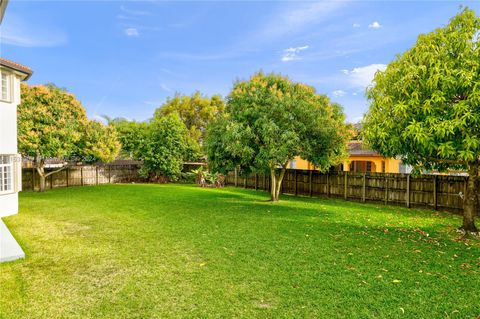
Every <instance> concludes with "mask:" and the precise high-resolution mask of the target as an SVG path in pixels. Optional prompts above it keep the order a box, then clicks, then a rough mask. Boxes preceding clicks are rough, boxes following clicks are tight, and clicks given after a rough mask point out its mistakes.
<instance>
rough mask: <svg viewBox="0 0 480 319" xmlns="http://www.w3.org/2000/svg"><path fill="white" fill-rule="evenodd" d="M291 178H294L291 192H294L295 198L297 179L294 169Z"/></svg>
mask: <svg viewBox="0 0 480 319" xmlns="http://www.w3.org/2000/svg"><path fill="white" fill-rule="evenodd" d="M293 177H294V182H293V183H294V184H293V190H294V194H295V196H297V194H298V191H297V180H298V178H297V170H296V169H295V170H294V171H293Z"/></svg>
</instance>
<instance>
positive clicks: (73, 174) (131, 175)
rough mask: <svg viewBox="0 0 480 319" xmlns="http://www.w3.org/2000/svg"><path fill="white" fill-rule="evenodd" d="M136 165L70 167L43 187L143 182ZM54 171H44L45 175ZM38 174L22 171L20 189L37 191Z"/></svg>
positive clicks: (29, 169) (58, 173) (54, 176)
mask: <svg viewBox="0 0 480 319" xmlns="http://www.w3.org/2000/svg"><path fill="white" fill-rule="evenodd" d="M138 169H139V167H138V165H132V164H128V165H99V166H86V165H85V166H70V167H68V168H66V169H64V170H61V171H59V172H57V173H54V174H52V175H50V176H49V177H47V179H46V184H45V187H46V188H47V189H50V188H58V187H71V186H88V185H99V184H109V183H130V182H136V181H143V180H142V179H141V178H140V176H139V173H138ZM52 170H55V169H45V171H46V173H49V172H51V171H52ZM39 180H40V179H39V177H38V173H37V172H36V170H35V169H32V168H23V170H22V189H23V190H25V191H31V190H38V189H39V187H40V185H39V184H40V181H39Z"/></svg>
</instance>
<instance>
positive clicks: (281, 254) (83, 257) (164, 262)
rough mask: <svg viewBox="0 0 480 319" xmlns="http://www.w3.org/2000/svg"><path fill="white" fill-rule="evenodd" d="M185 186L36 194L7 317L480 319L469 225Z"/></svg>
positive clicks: (1, 307)
mask: <svg viewBox="0 0 480 319" xmlns="http://www.w3.org/2000/svg"><path fill="white" fill-rule="evenodd" d="M267 199H268V195H267V194H266V193H263V192H255V191H247V190H239V189H234V188H226V189H221V190H217V189H204V188H198V187H195V186H188V185H187V186H185V185H105V186H97V187H82V188H69V189H57V190H53V191H48V192H46V193H44V194H39V193H22V194H21V211H20V214H19V215H17V216H12V217H9V218H6V219H5V222H6V223H7V225H8V226H9V228H10V229H11V231H12V233H14V235H15V236H16V238H17V239H18V241H19V242H20V244H21V245H22V247H23V248H24V250H25V252H26V254H27V259H25V260H23V261H17V262H13V263H6V264H1V265H0V318H8V319H10V318H49V319H50V318H170V317H176V318H185V317H195V318H205V317H218V318H232V317H237V318H240V317H241V318H245V317H250V318H258V317H270V318H279V317H285V318H292V317H297V318H299V317H310V318H314V317H316V318H367V317H371V318H387V317H388V318H397V317H398V318H442V317H448V318H475V317H476V316H478V315H480V302H479V301H478V300H479V296H478V295H479V291H480V288H479V287H480V245H479V244H478V242H477V241H464V240H458V239H457V236H458V235H457V234H456V233H455V232H454V228H455V227H456V226H458V225H460V217H458V216H453V215H450V214H443V213H436V212H430V211H422V210H407V209H404V208H400V207H387V206H384V205H381V204H379V205H372V204H360V203H353V202H344V201H342V200H327V199H315V198H314V199H310V198H294V197H287V196H284V197H283V200H282V201H281V202H280V203H277V204H272V203H270V202H268V201H267Z"/></svg>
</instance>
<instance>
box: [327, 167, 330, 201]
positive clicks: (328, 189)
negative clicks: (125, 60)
mask: <svg viewBox="0 0 480 319" xmlns="http://www.w3.org/2000/svg"><path fill="white" fill-rule="evenodd" d="M327 197H330V174H329V173H328V172H327Z"/></svg>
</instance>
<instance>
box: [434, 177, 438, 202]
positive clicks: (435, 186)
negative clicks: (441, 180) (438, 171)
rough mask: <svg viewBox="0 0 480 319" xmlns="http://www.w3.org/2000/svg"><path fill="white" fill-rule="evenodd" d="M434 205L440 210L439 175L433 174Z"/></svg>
mask: <svg viewBox="0 0 480 319" xmlns="http://www.w3.org/2000/svg"><path fill="white" fill-rule="evenodd" d="M433 207H434V208H435V210H438V199H437V175H433Z"/></svg>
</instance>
